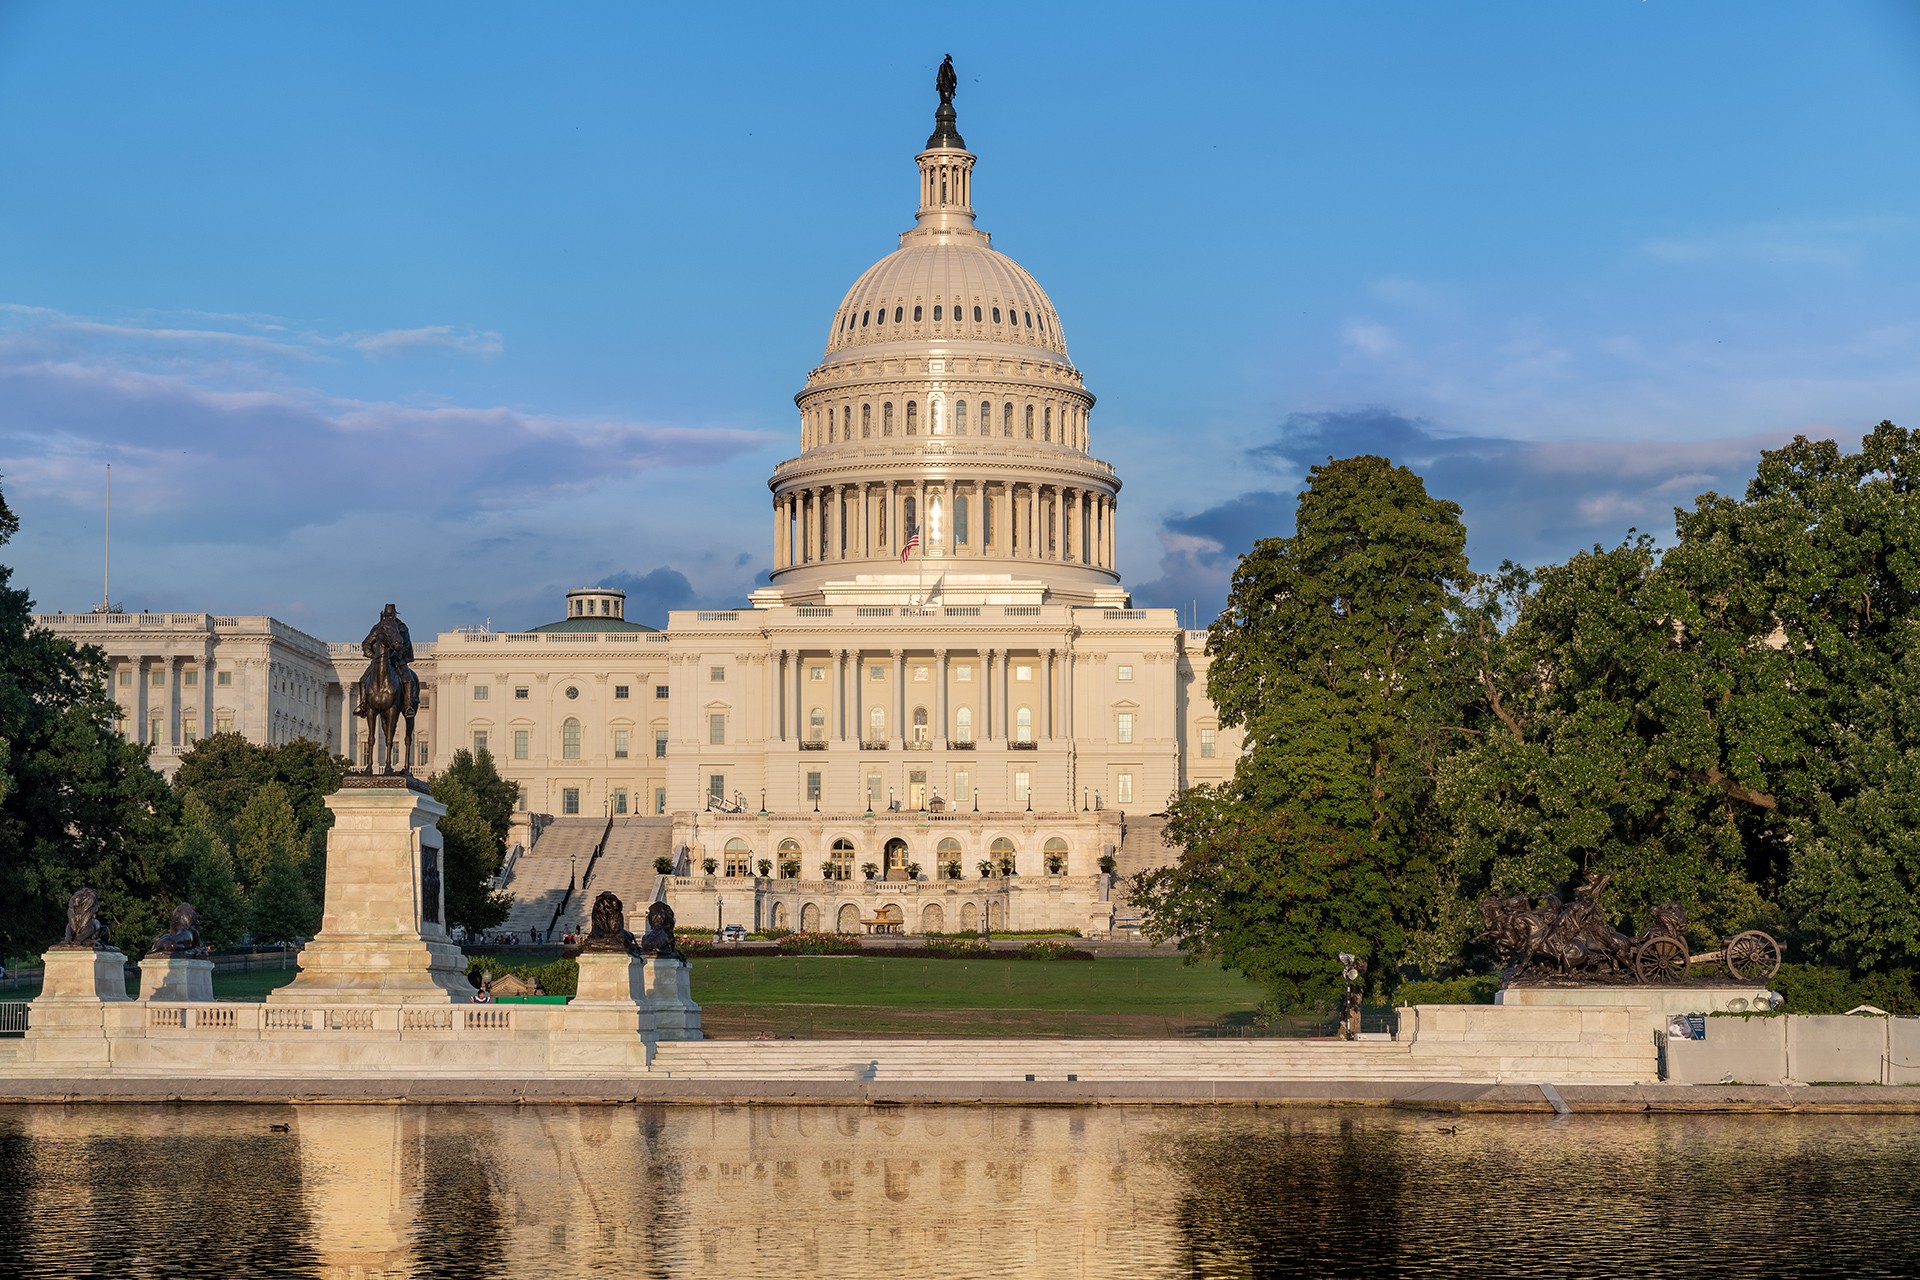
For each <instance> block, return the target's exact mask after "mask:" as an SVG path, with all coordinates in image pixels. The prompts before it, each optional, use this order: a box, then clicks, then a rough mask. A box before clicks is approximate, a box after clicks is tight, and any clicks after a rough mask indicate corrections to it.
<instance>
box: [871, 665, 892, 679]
mask: <svg viewBox="0 0 1920 1280" xmlns="http://www.w3.org/2000/svg"><path fill="white" fill-rule="evenodd" d="M886 678H887V669H886V668H885V667H868V668H867V679H869V680H885V679H886Z"/></svg>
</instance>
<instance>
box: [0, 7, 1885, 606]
mask: <svg viewBox="0 0 1920 1280" xmlns="http://www.w3.org/2000/svg"><path fill="white" fill-rule="evenodd" d="M946 53H951V54H952V55H953V57H954V61H955V65H956V67H957V68H958V70H959V77H960V88H959V95H958V98H957V101H956V106H957V108H958V111H959V123H960V128H961V131H962V132H963V133H964V135H965V136H966V139H967V141H968V144H969V146H970V147H971V148H972V149H973V151H974V152H975V153H976V154H977V155H978V156H979V157H980V158H979V162H978V166H977V168H976V172H975V191H974V195H975V205H976V209H977V211H978V213H979V216H980V225H981V226H982V227H983V228H984V229H986V230H988V231H990V232H992V233H993V235H994V247H995V248H997V249H999V250H1001V251H1002V252H1005V253H1007V254H1008V255H1010V256H1012V257H1013V258H1014V259H1016V260H1017V261H1019V262H1020V263H1022V264H1023V265H1024V266H1025V267H1027V268H1028V269H1029V270H1030V271H1032V272H1033V273H1034V275H1035V276H1036V277H1037V278H1038V279H1039V280H1040V282H1041V284H1042V285H1043V286H1044V287H1045V288H1046V289H1047V290H1048V292H1049V294H1050V295H1051V297H1052V298H1053V301H1054V302H1055V304H1056V306H1057V308H1058V310H1059V312H1060V315H1061V317H1062V321H1063V326H1064V330H1065V337H1066V339H1067V342H1068V345H1069V349H1070V351H1071V353H1072V356H1073V359H1074V362H1075V364H1076V365H1078V367H1079V368H1080V369H1081V371H1082V372H1083V373H1084V375H1085V377H1086V380H1087V384H1088V386H1089V388H1090V389H1091V390H1092V391H1093V392H1094V393H1095V394H1096V395H1097V396H1098V404H1097V406H1096V408H1095V410H1094V413H1093V416H1092V420H1091V429H1092V443H1093V451H1094V452H1095V454H1097V455H1098V456H1100V457H1102V458H1105V459H1106V460H1108V461H1110V462H1112V463H1113V464H1114V465H1115V466H1116V467H1117V468H1118V470H1119V474H1120V476H1121V478H1122V480H1123V482H1124V483H1125V488H1124V489H1123V491H1122V493H1121V496H1120V524H1119V555H1120V566H1121V570H1122V573H1123V575H1124V577H1125V579H1126V581H1127V583H1128V584H1129V585H1130V586H1131V587H1132V589H1133V591H1134V597H1135V601H1136V603H1137V604H1142V605H1171V606H1177V607H1180V608H1182V609H1184V610H1188V611H1189V613H1190V614H1191V615H1192V616H1197V617H1198V619H1199V620H1200V621H1201V623H1202V624H1203V625H1204V623H1205V621H1206V620H1208V619H1209V618H1210V617H1211V616H1212V615H1213V614H1214V613H1215V612H1217V611H1218V609H1219V608H1220V606H1221V603H1222V601H1223V599H1224V594H1225V589H1226V585H1227V583H1228V581H1229V579H1230V575H1231V573H1232V571H1233V567H1234V564H1235V562H1236V560H1237V558H1238V557H1239V555H1240V554H1242V553H1243V552H1244V551H1245V550H1246V549H1247V548H1248V547H1249V546H1250V545H1251V543H1252V542H1253V540H1254V539H1256V538H1260V537H1267V536H1276V535H1284V534H1286V533H1288V532H1290V531H1291V528H1292V521H1293V509H1294V503H1295V499H1296V497H1297V495H1298V493H1299V491H1300V489H1301V487H1302V485H1303V483H1304V480H1305V477H1306V473H1307V469H1308V468H1310V467H1311V466H1313V465H1314V464H1315V463H1317V462H1320V461H1324V460H1325V459H1326V458H1328V457H1343V456H1349V455H1352V454H1358V453H1379V454H1383V455H1385V456H1387V457H1390V458H1392V459H1393V460H1394V461H1396V462H1399V463H1403V464H1405V465H1407V466H1411V467H1413V468H1414V469H1415V470H1416V471H1418V472H1419V473H1420V474H1421V475H1422V476H1423V477H1425V479H1426V481H1427V485H1428V488H1429V491H1430V492H1432V493H1433V494H1435V495H1436V496H1439V497H1444V498H1450V499H1452V500H1454V501H1456V502H1458V503H1460V504H1461V506H1462V507H1463V509H1464V515H1465V520H1466V523H1467V527H1468V532H1469V543H1468V547H1469V552H1470V554H1471V556H1472V558H1473V563H1474V567H1475V568H1477V569H1482V570H1492V569H1494V568H1495V567H1497V566H1498V564H1499V563H1500V562H1501V561H1502V560H1504V559H1509V558H1511V559H1515V560H1519V561H1521V562H1524V563H1531V564H1539V563H1547V562H1552V561H1558V560H1563V559H1565V558H1566V557H1567V556H1569V555H1571V554H1573V553H1574V552H1576V551H1578V550H1581V549H1582V548H1585V547H1588V546H1592V545H1594V544H1596V543H1599V544H1605V545H1612V544H1614V543H1617V542H1618V541H1620V540H1621V539H1622V538H1624V537H1625V536H1626V534H1627V530H1628V529H1629V528H1634V527H1637V528H1639V529H1643V530H1648V531H1651V532H1653V533H1654V534H1655V535H1656V536H1659V537H1662V538H1670V537H1671V534H1672V528H1673V520H1672V516H1673V509H1674V508H1675V507H1676V506H1689V505H1691V503H1692V502H1693V500H1694V498H1695V496H1696V495H1698V494H1700V493H1702V492H1706V491H1709V490H1712V491H1718V492H1722V493H1737V492H1740V491H1741V490H1742V489H1743V488H1744V486H1745V484H1746V482H1747V480H1748V479H1749V478H1750V476H1751V474H1752V471H1753V467H1754V465H1755V462H1756V461H1757V459H1758V456H1759V453H1760V451H1761V450H1762V449H1765V448H1769V447H1774V446H1777V445H1779V444H1782V443H1784V442H1786V441H1787V440H1790V439H1791V438H1792V437H1793V436H1794V435H1796V434H1806V435H1811V436H1823V437H1829V438H1836V439H1839V440H1841V441H1843V442H1845V443H1847V444H1849V445H1857V443H1858V440H1859V438H1860V437H1861V436H1862V435H1863V434H1865V433H1866V432H1867V431H1868V430H1869V429H1870V428H1871V427H1872V425H1873V424H1874V423H1876V422H1878V421H1880V420H1881V419H1883V418H1891V419H1893V420H1895V421H1900V422H1904V423H1905V424H1907V425H1914V424H1915V423H1916V421H1920V414H1916V413H1915V411H1914V410H1915V401H1916V396H1917V395H1920V165H1917V164H1916V161H1915V157H1916V156H1920V6H1916V5H1910V4H1904V3H1886V4H1878V3H1846V2H1844V0H1835V2H1832V3H1823V4H1820V5H1807V4H1803V3H1791V4H1773V3H1765V2H1764V0H1742V2H1741V3H1673V2H1671V0H1583V2H1580V3H1567V4H1554V5H1525V4H1519V3H1512V2H1507V3H1485V4H1481V3H1467V2H1465V0H1461V2H1457V3H1435V2H1433V0H1421V2H1419V3H1405V4H1400V3H1387V2H1385V0H1376V2H1371V3H1354V4H1340V5H1331V4H1286V3H1263V4H1247V5H1206V4H1192V5H1177V6H1176V5H1158V4H1156V5H1145V4H1125V3H1104V4H1096V5H1079V6H1076V5H1052V6H1034V5H997V4H993V3H973V4H968V5H966V6H964V7H963V8H956V7H952V6H899V5H897V4H889V5H875V6H859V5H835V6H831V7H822V6H801V5H792V4H778V5H775V4H768V5H724V4H709V5H701V6H694V5H675V6H667V5H657V4H638V3H622V4H592V3H584V2H582V3H571V4H567V5H542V6H534V5H519V6H511V5H506V4H489V3H464V4H432V3H424V2H423V3H410V4H406V5H392V4H385V3H382V4H355V3H343V2H341V0H329V3H327V4H324V5H323V4H306V5H296V4H281V5H261V4H254V3H244V4H217V3H198V4H187V5H141V4H134V3H121V4H93V3H88V2H87V0H58V2H57V3H53V2H36V0H0V175H4V179H3V180H0V486H3V487H4V493H5V497H6V500H7V502H8V504H9V505H10V506H11V507H12V508H13V509H14V511H15V512H16V513H17V514H18V515H19V517H20V519H21V523H22V528H21V531H20V533H19V534H18V535H17V536H16V538H15V539H14V541H13V543H12V544H11V545H9V546H8V547H7V548H5V550H4V551H3V552H0V558H3V559H4V560H5V562H6V563H8V564H10V565H12V566H13V567H14V570H15V584H16V585H18V586H22V587H24V588H26V589H27V590H28V591H30V592H31V593H32V594H33V596H34V597H35V599H36V601H37V602H38V604H39V607H40V608H42V609H43V610H84V609H87V608H90V607H92V606H94V605H95V604H97V603H99V601H100V600H101V596H102V590H103V587H102V567H103V566H102V561H103V549H104V548H103V541H104V530H103V515H104V505H105V480H106V469H107V467H108V465H109V464H111V466H112V473H113V526H112V561H111V563H112V576H111V586H110V591H111V597H112V600H113V602H114V603H115V604H117V605H120V606H122V607H124V608H127V609H130V610H139V609H152V610H156V611H160V610H166V611H181V612H185V611H196V612H197V611H207V612H214V613H268V614H272V615H274V616H277V617H279V618H281V619H283V620H285V621H287V622H289V623H291V624H293V625H294V626H297V627H300V628H301V629H303V630H306V631H308V632H310V633H312V634H314V635H317V636H320V637H322V638H326V639H342V638H346V639H351V638H354V637H356V636H358V635H360V634H362V633H363V632H364V631H365V628H366V626H367V624H368V622H369V621H370V619H371V618H372V617H373V616H374V615H375V614H376V613H377V612H378V609H379V607H380V605H381V604H382V603H384V602H386V601H389V600H391V601H395V602H397V603H398V604H399V605H400V606H401V612H402V614H403V615H404V616H405V617H406V618H407V620H408V622H409V624H410V626H411V628H412V629H413V631H414V634H415V635H417V636H423V637H424V636H428V635H432V634H434V633H436V632H438V631H441V630H445V629H449V628H452V627H455V626H462V625H468V624H488V625H491V626H493V627H495V628H519V627H525V626H531V625H535V624H537V623H540V622H545V621H551V620H554V619H556V618H558V617H559V616H561V614H562V612H563V603H562V595H563V593H564V592H565V591H566V589H567V588H569V587H574V586H585V585H597V584H607V585H614V586H621V587H624V588H626V590H627V591H628V593H629V613H628V616H629V617H633V618H636V619H637V620H640V621H645V622H649V623H653V624H656V625H659V624H663V623H664V621H665V615H666V611H667V610H668V609H672V608H697V607H713V606H727V605H733V604H737V603H740V602H741V601H742V600H743V598H744V597H745V595H746V593H747V592H748V591H750V590H752V589H753V587H754V586H755V585H756V584H757V583H758V582H760V581H764V579H765V574H766V571H767V569H768V568H769V563H770V557H771V546H770V532H769V528H770V525H769V520H768V518H767V512H768V505H767V504H768V492H767V489H766V478H767V476H768V475H769V474H770V473H771V471H772V469H773V467H774V465H775V464H776V463H777V462H778V461H779V460H781V459H783V458H785V457H788V456H791V455H792V454H793V453H794V452H796V451H797V448H798V435H799V423H798V414H797V411H796V410H795V408H794V404H793V395H794V393H795V392H796V391H798V390H799V389H800V387H801V385H802V384H803V383H804V381H805V378H806V375H807V372H808V371H809V370H810V369H811V368H812V367H813V366H814V365H815V364H817V363H818V361H819V359H820V357H821V354H822V351H823V349H824V346H825V342H826V338H827V327H828V323H829V320H830V318H831V316H832V314H833V311H834V309H835V307H836V305H837V304H838V302H839V300H840V298H841V296H842V294H843V293H844V292H845V290H846V289H847V288H848V287H849V286H850V285H851V284H852V283H853V281H854V280H855V279H856V278H857V277H858V276H859V275H860V273H861V272H862V271H863V270H864V269H865V268H866V267H867V266H868V265H869V264H870V263H872V262H873V261H875V260H876V259H878V258H880V257H881V256H883V255H884V254H886V253H887V252H889V251H890V250H891V249H892V248H893V247H895V245H896V243H897V240H896V237H897V234H898V233H899V232H900V231H903V230H905V229H906V228H907V227H908V226H910V225H911V224H912V218H913V211H914V207H915V203H916V199H915V194H916V188H915V170H914V165H913V155H914V153H915V151H916V150H917V149H918V148H919V147H920V146H921V145H923V143H924V140H925V138H926V135H927V133H928V132H929V130H930V128H931V116H932V111H933V107H934V105H935V101H936V100H935V97H934V94H933V91H932V84H933V74H934V69H935V67H936V66H937V65H938V63H939V61H940V57H941V55H942V54H946Z"/></svg>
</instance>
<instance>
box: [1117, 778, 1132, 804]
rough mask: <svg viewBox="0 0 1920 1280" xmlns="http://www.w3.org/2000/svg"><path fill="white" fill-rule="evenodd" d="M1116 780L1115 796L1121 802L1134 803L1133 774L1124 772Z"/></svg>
mask: <svg viewBox="0 0 1920 1280" xmlns="http://www.w3.org/2000/svg"><path fill="white" fill-rule="evenodd" d="M1114 781H1115V783H1116V784H1117V785H1116V786H1115V787H1114V798H1115V799H1116V800H1118V801H1119V802H1120V803H1121V804H1132V803H1133V775H1132V774H1130V773H1123V774H1121V775H1120V776H1119V777H1118V778H1116V779H1114Z"/></svg>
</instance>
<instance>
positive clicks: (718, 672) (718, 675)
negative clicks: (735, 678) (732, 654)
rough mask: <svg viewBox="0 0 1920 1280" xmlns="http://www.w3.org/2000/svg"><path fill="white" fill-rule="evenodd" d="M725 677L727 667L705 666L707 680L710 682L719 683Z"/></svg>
mask: <svg viewBox="0 0 1920 1280" xmlns="http://www.w3.org/2000/svg"><path fill="white" fill-rule="evenodd" d="M726 678H727V669H726V668H725V667H708V668H707V680H708V681H709V682H710V683H712V684H720V683H722V682H723V681H725V680H726Z"/></svg>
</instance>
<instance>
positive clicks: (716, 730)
mask: <svg viewBox="0 0 1920 1280" xmlns="http://www.w3.org/2000/svg"><path fill="white" fill-rule="evenodd" d="M707 741H708V742H709V743H710V744H712V745H713V746H716V747H719V746H725V745H726V741H727V718H726V717H725V716H708V717H707Z"/></svg>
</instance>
